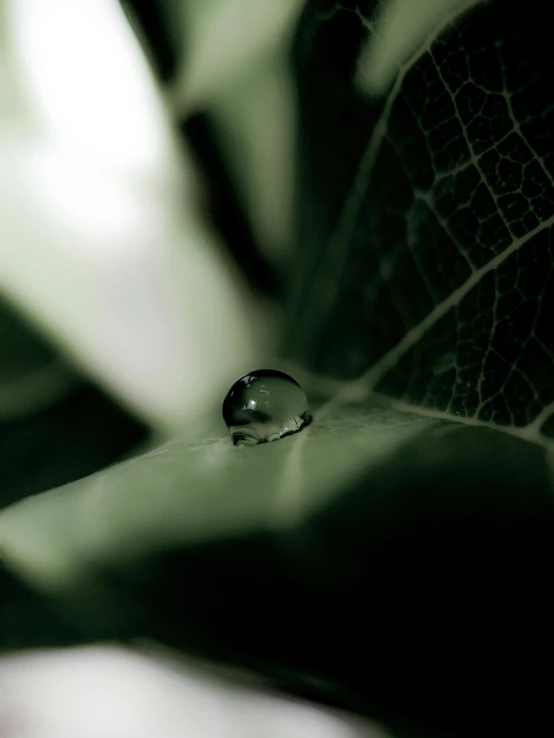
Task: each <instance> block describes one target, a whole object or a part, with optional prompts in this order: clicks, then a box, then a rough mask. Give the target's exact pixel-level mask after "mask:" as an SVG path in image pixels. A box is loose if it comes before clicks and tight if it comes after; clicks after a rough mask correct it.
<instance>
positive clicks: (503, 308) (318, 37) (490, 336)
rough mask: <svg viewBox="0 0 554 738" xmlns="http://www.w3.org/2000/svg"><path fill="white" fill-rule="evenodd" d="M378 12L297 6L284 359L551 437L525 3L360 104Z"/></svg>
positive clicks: (543, 119) (430, 47) (454, 29)
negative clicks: (300, 14) (293, 246)
mask: <svg viewBox="0 0 554 738" xmlns="http://www.w3.org/2000/svg"><path fill="white" fill-rule="evenodd" d="M379 8H380V4H379V3H372V2H365V3H361V2H353V1H350V0H347V1H345V2H341V3H335V2H312V3H309V5H308V8H307V10H306V12H305V15H304V21H303V25H302V27H301V30H300V31H299V34H298V37H297V42H296V68H297V72H298V79H299V91H300V108H301V113H300V115H301V140H300V146H299V149H300V152H301V159H302V161H301V177H300V196H299V203H300V206H299V208H298V212H299V216H298V217H299V223H300V235H299V243H300V244H301V246H302V250H303V259H304V261H303V267H302V268H301V269H299V270H298V279H297V285H296V299H295V300H294V306H293V307H291V311H290V327H291V333H292V337H291V336H289V337H287V346H286V348H288V349H289V354H291V355H294V356H295V357H300V358H301V360H302V361H303V362H304V363H305V364H306V365H307V366H309V367H310V368H311V369H312V370H314V371H316V372H318V373H319V374H322V375H324V376H329V377H334V378H337V379H343V380H360V381H359V382H358V384H357V386H358V388H359V389H360V390H362V391H365V392H367V393H370V392H371V391H377V392H380V393H384V394H386V395H388V396H390V397H392V398H396V399H400V400H402V401H403V402H404V403H406V404H408V405H410V406H412V407H413V409H414V410H415V411H416V412H417V411H418V410H421V411H422V412H425V411H426V410H436V411H439V412H442V413H446V414H447V415H449V416H451V417H453V418H456V417H461V418H466V419H468V418H469V419H474V420H475V421H478V422H485V423H489V422H491V423H494V424H498V425H500V426H505V427H513V428H516V429H521V430H523V429H525V430H526V434H527V437H529V438H535V439H537V440H539V439H540V436H541V435H543V436H547V437H550V436H552V433H553V427H554V423H553V420H552V417H551V415H552V410H554V406H553V405H552V403H554V382H553V381H552V380H553V371H554V334H553V333H552V330H551V326H552V320H553V318H554V281H553V276H554V270H553V257H554V251H553V245H552V225H553V224H554V157H553V152H554V145H553V144H554V138H553V136H554V134H553V131H554V127H553V121H554V119H553V116H554V109H553V100H552V94H551V85H550V82H549V80H550V79H551V78H552V72H553V71H554V70H553V66H554V62H553V58H552V55H551V54H550V48H551V44H552V40H553V32H552V28H551V26H550V24H548V23H540V22H538V19H539V18H540V17H541V16H540V9H539V6H538V4H537V3H533V2H531V3H530V4H529V5H528V6H526V12H525V13H521V9H517V8H508V7H507V6H505V5H504V4H503V3H499V2H489V3H486V4H480V5H477V6H476V7H474V8H473V9H471V10H470V11H468V12H467V13H466V14H464V15H462V16H461V17H459V18H458V17H457V18H456V19H455V20H454V21H452V22H450V23H448V22H445V23H443V24H442V25H439V27H437V28H435V29H434V30H433V32H432V33H430V35H429V36H428V37H427V39H426V40H425V42H424V43H423V44H422V45H421V46H419V47H418V48H417V49H416V50H415V51H414V53H413V54H412V56H411V57H410V58H409V59H408V60H407V61H406V62H404V64H403V65H402V66H401V67H400V69H399V72H398V74H397V76H396V78H395V80H394V82H393V83H392V85H391V87H390V89H389V90H388V91H387V93H386V95H385V96H384V97H382V98H372V97H367V96H365V95H363V94H362V93H360V92H358V91H357V88H356V86H355V84H354V77H355V71H356V64H357V61H358V58H359V55H360V52H361V50H362V49H365V46H366V44H367V43H370V42H371V37H372V35H373V34H376V33H377V34H378V32H379V30H378V26H375V25H374V21H375V19H376V17H377V15H378V11H379ZM338 49H340V53H333V50H335V51H336V50H338ZM308 274H309V275H310V278H309V279H308V278H307V275H308Z"/></svg>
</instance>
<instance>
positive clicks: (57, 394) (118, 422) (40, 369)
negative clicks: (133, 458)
mask: <svg viewBox="0 0 554 738" xmlns="http://www.w3.org/2000/svg"><path fill="white" fill-rule="evenodd" d="M0 347H1V348H0V508H2V507H4V506H5V505H8V504H10V503H11V502H15V501H16V500H19V499H21V498H23V497H26V496H28V495H33V494H36V493H37V492H42V491H43V490H45V489H49V488H51V487H56V486H58V485H61V484H67V483H68V482H71V481H73V480H74V479H79V478H80V477H82V476H84V475H86V474H92V473H93V472H95V471H97V470H98V469H101V468H102V467H105V466H108V465H109V464H113V463H114V462H115V461H117V460H118V459H120V458H121V457H122V456H123V455H124V454H125V453H127V452H129V451H130V449H132V448H133V447H136V446H137V445H138V444H139V443H140V442H141V441H142V440H144V439H145V438H146V436H147V429H146V428H145V426H144V424H143V423H141V422H139V421H138V420H136V419H135V418H133V417H131V416H130V415H129V413H127V412H126V411H125V410H123V409H122V408H121V407H119V406H118V405H117V404H116V403H115V402H114V401H113V400H111V399H110V398H108V397H107V396H106V395H105V393H104V392H102V390H101V389H99V388H98V387H96V386H95V385H93V384H92V383H91V382H90V381H88V380H87V379H85V378H84V377H83V376H82V375H81V374H80V373H79V372H78V370H76V369H75V368H74V367H73V366H71V365H70V364H69V363H68V362H67V361H66V360H65V359H64V358H62V357H61V356H60V353H59V352H58V351H57V350H56V349H55V348H54V347H53V346H52V345H51V343H50V341H49V340H48V339H47V338H45V337H43V336H42V335H41V334H40V333H39V332H38V331H37V330H35V329H34V328H33V327H32V326H30V325H29V324H28V322H27V321H26V320H25V319H24V318H22V317H21V316H20V315H18V313H17V312H16V311H15V310H14V309H13V308H12V307H11V306H9V305H7V304H6V303H5V302H3V301H0Z"/></svg>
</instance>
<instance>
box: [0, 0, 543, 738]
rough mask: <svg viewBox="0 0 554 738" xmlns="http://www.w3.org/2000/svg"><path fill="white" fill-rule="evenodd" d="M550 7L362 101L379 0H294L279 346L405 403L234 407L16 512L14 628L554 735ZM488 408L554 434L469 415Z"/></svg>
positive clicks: (506, 11) (5, 610) (0, 537)
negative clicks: (191, 659)
mask: <svg viewBox="0 0 554 738" xmlns="http://www.w3.org/2000/svg"><path fill="white" fill-rule="evenodd" d="M538 7H539V6H538V4H537V3H535V2H531V3H528V4H527V5H526V7H525V9H523V10H522V9H521V8H519V11H518V13H517V14H516V13H515V11H512V10H511V9H510V8H509V7H508V6H507V5H505V4H502V3H500V2H491V3H487V4H485V5H483V6H482V7H478V8H477V9H475V10H474V11H472V12H471V14H469V15H468V16H467V17H464V18H463V19H462V21H461V23H460V24H458V25H456V26H454V27H452V28H449V29H445V30H444V32H443V33H441V34H440V35H439V36H438V38H437V39H436V41H435V42H434V43H432V44H429V45H428V46H426V47H425V50H424V51H423V53H421V54H420V56H419V57H418V59H417V61H416V62H415V63H414V64H408V65H407V66H406V68H405V69H404V70H403V71H402V73H401V74H402V76H401V77H400V78H399V80H400V82H399V81H397V82H396V83H395V84H396V85H397V87H396V88H394V90H395V93H394V97H390V96H389V97H386V98H385V99H383V100H371V99H368V98H363V97H361V96H360V95H359V94H358V93H356V92H355V89H354V86H353V76H354V68H355V64H356V60H357V58H358V55H359V52H360V48H361V44H362V43H363V41H364V40H365V39H366V38H367V35H368V33H369V29H370V27H374V24H373V21H374V18H373V17H372V13H373V11H374V3H372V2H358V3H355V2H352V1H351V0H343V1H342V2H341V3H340V4H339V3H335V2H329V0H327V1H326V2H322V1H321V2H315V0H314V1H313V2H308V3H307V5H306V8H305V12H304V14H303V17H302V19H301V21H300V26H299V28H298V32H297V36H296V41H295V51H294V57H295V69H296V74H297V80H298V89H299V102H300V145H299V189H298V224H299V237H298V246H297V251H296V258H295V263H294V265H293V268H291V273H292V275H293V276H292V279H293V281H294V284H293V289H292V292H293V294H292V296H291V301H290V304H289V315H290V329H289V333H288V335H286V336H285V337H284V341H283V345H284V353H285V354H287V355H288V356H289V357H292V358H293V359H294V360H295V361H297V362H299V363H302V364H303V365H304V366H306V367H308V368H309V369H311V370H314V371H315V372H316V373H319V374H322V375H325V376H328V377H333V378H336V379H345V380H346V379H353V378H359V377H361V376H363V375H364V374H365V373H366V372H368V370H369V374H368V375H367V376H366V380H365V381H366V385H367V389H368V391H373V390H377V391H378V392H380V393H382V394H385V395H388V396H389V397H390V398H392V399H397V400H402V401H403V402H404V406H405V407H408V406H409V407H411V408H412V410H413V412H412V413H411V414H410V413H405V412H401V410H400V409H394V408H392V409H391V408H390V407H387V406H386V405H384V406H383V405H382V404H381V405H379V404H378V403H376V404H371V405H370V404H369V403H367V404H365V405H362V406H356V407H340V406H339V407H338V408H337V409H335V410H333V411H332V410H329V412H328V414H327V415H324V414H323V415H321V416H318V417H317V418H316V421H315V422H314V423H313V424H312V425H311V426H309V428H308V429H307V430H306V431H303V432H301V433H299V434H297V435H296V436H294V437H291V438H289V439H285V440H283V441H279V442H278V443H274V444H266V445H263V446H259V447H255V448H249V449H242V450H241V449H236V448H234V447H233V446H232V445H231V442H230V440H229V439H228V438H227V437H225V432H224V428H223V427H221V428H220V429H216V430H215V432H214V437H213V438H206V439H198V440H197V441H194V442H192V441H191V442H186V443H179V442H177V441H175V442H173V443H170V444H168V445H166V446H164V447H162V448H160V449H158V450H157V451H154V452H151V453H149V454H145V455H143V456H141V457H139V458H137V459H135V460H132V461H127V462H125V463H124V464H121V465H118V466H116V467H113V468H112V469H109V470H106V471H103V472H100V473H98V474H95V475H93V476H92V477H89V478H87V479H83V480H80V481H77V482H75V483H73V484H71V485H67V486H66V487H62V488H60V489H57V490H53V491H50V492H46V493H44V494H43V495H39V496H37V497H35V498H31V499H29V500H27V501H23V502H22V503H20V504H19V505H13V506H11V507H10V508H7V509H6V510H5V511H4V512H3V513H2V514H0V551H1V553H2V554H3V561H4V564H5V567H6V571H5V573H4V574H3V576H4V579H3V581H1V582H0V585H1V586H2V587H3V606H2V611H1V612H2V619H1V620H0V626H1V633H0V637H1V639H2V640H1V641H0V643H1V644H2V645H3V647H5V648H13V647H14V644H16V645H17V646H18V647H23V646H26V645H37V644H40V643H44V644H51V643H52V640H53V636H52V634H53V633H54V634H55V636H54V640H55V641H57V642H60V643H71V642H78V641H91V640H97V639H105V638H122V639H126V640H127V639H133V638H135V637H144V636H146V637H149V638H154V639H156V640H159V641H162V642H164V643H167V644H170V645H171V646H173V647H176V648H178V649H182V650H183V651H185V652H188V653H194V654H197V655H200V656H202V657H207V658H210V659H213V660H215V661H218V662H223V663H225V664H232V665H235V666H240V667H246V668H247V669H249V670H251V671H252V672H254V673H257V674H259V675H260V676H262V677H263V678H264V679H266V680H268V681H269V682H270V683H271V684H273V685H274V686H275V687H277V688H278V689H282V690H285V691H289V692H293V693H296V694H300V695H303V696H305V697H307V698H309V699H314V700H318V701H321V702H325V703H327V704H333V705H338V706H340V707H343V708H346V709H350V710H353V711H356V712H361V713H364V714H369V715H371V716H373V717H376V718H378V719H381V720H383V721H384V722H385V723H386V724H387V725H388V726H390V727H391V728H392V729H393V730H394V731H396V732H397V733H398V735H399V736H400V735H425V736H437V738H438V737H439V736H441V737H443V738H447V737H448V736H456V737H461V736H476V735H487V736H490V735H502V734H505V733H506V734H514V732H515V731H518V730H519V731H520V734H521V735H528V734H531V733H532V732H533V731H544V732H545V734H548V731H549V732H551V729H552V714H551V712H552V711H551V708H550V703H551V696H550V690H549V686H550V685H549V683H548V682H547V680H545V678H544V674H545V673H548V671H549V669H550V664H551V663H552V658H553V656H554V642H553V630H552V627H551V623H552V620H553V616H554V613H553V605H552V603H551V596H550V589H551V586H550V582H551V578H552V565H553V563H554V556H553V553H554V551H553V548H554V508H553V497H552V479H551V474H552V464H551V463H550V464H549V452H548V451H547V449H545V445H547V444H548V439H547V438H546V436H548V435H552V434H551V433H548V432H547V431H548V417H549V411H548V406H549V404H550V403H551V402H554V382H553V376H552V375H553V360H552V359H553V356H554V334H553V333H552V331H551V329H550V326H551V324H552V318H553V317H554V316H553V315H552V313H553V292H552V289H553V287H552V284H553V283H552V274H553V269H552V264H553V253H552V244H551V235H550V232H551V225H550V222H551V221H550V219H551V218H553V217H554V187H553V176H554V160H553V156H552V153H553V152H554V147H553V146H552V143H553V142H552V136H553V135H554V134H553V127H552V123H553V122H554V121H553V120H552V116H553V115H554V114H553V113H552V107H553V96H552V87H551V84H550V80H551V79H552V72H553V71H554V69H553V66H554V61H553V57H552V55H551V54H550V45H551V42H552V40H553V39H552V36H553V34H552V31H551V30H550V28H549V26H548V24H547V23H541V22H538V20H537V18H538V17H540V15H539V10H538ZM364 19H365V20H364ZM386 111H388V113H387V114H386V118H384V117H383V115H384V113H385V112H386ZM368 146H369V154H368V153H367V151H368ZM360 167H361V168H362V171H361V173H360V174H359V176H358V171H359V170H360ZM353 193H354V194H353ZM307 389H308V390H310V387H307ZM437 410H439V411H442V412H443V415H444V418H445V419H442V420H437V419H431V418H429V417H427V416H428V414H429V412H431V411H437ZM427 411H428V412H427ZM541 413H542V415H541ZM474 417H475V418H477V419H478V420H482V421H492V422H493V423H497V424H499V425H502V426H510V430H514V429H515V430H518V429H519V430H522V429H525V428H526V427H527V426H529V428H531V426H530V425H529V424H531V423H532V422H533V421H534V420H535V419H536V418H540V420H541V423H542V422H543V421H545V422H546V430H545V426H544V425H543V427H542V436H541V434H540V433H539V432H538V431H539V427H538V426H537V428H536V433H535V435H534V436H533V434H528V437H529V440H522V439H521V438H516V437H513V436H510V435H509V434H507V433H504V432H501V431H497V430H494V429H493V428H484V427H471V426H470V427H467V426H463V425H461V424H459V423H457V422H455V421H456V420H457V419H458V418H461V419H463V420H465V421H466V422H467V420H468V419H471V418H474ZM448 418H450V420H451V422H448ZM452 421H453V422H452ZM22 582H26V585H24V584H22ZM26 587H29V588H28V589H27V588H26ZM39 593H40V594H39ZM26 611H32V612H33V613H34V614H35V617H33V618H32V619H31V621H27V625H26V628H25V630H24V631H23V630H22V626H21V625H20V621H21V620H22V619H23V615H24V613H25V612H26ZM42 613H43V615H44V616H43V617H42Z"/></svg>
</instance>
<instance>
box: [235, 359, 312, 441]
mask: <svg viewBox="0 0 554 738" xmlns="http://www.w3.org/2000/svg"><path fill="white" fill-rule="evenodd" d="M223 419H224V420H225V422H226V424H227V427H228V428H229V431H230V433H231V438H232V439H233V443H234V444H235V446H255V445H257V444H258V443H267V442H269V441H277V440H279V439H280V438H283V437H284V436H290V435H292V434H293V433H298V431H299V430H302V428H304V427H305V426H306V425H308V423H309V422H310V421H311V416H310V413H309V411H308V398H307V397H306V394H305V392H304V390H303V389H302V387H301V386H300V385H299V384H298V382H296V381H295V380H294V379H293V378H292V377H289V375H288V374H284V373H283V372H279V371H277V370H275V369H258V370H257V371H255V372H250V373H249V374H245V375H244V377H241V378H240V379H237V381H236V382H235V383H234V384H233V386H232V387H231V389H230V390H229V392H228V393H227V396H226V397H225V400H224V401H223Z"/></svg>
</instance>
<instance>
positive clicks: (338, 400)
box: [299, 370, 554, 478]
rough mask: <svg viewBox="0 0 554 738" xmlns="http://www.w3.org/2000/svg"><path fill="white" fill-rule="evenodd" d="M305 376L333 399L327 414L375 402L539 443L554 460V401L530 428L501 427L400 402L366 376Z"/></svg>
mask: <svg viewBox="0 0 554 738" xmlns="http://www.w3.org/2000/svg"><path fill="white" fill-rule="evenodd" d="M299 371H300V370H299ZM370 371H371V370H370ZM304 376H305V378H306V380H307V381H309V382H310V384H311V386H312V388H313V389H314V391H318V392H319V393H320V394H321V395H326V396H328V397H329V400H327V401H326V403H325V404H324V405H322V408H321V410H322V411H324V412H325V413H332V412H333V410H335V409H336V408H338V407H342V406H344V405H348V404H352V403H354V404H356V403H367V402H374V403H377V404H379V405H382V406H384V407H390V408H392V409H394V410H398V411H399V412H401V413H405V414H407V415H415V416H419V417H420V418H428V419H431V418H432V419H435V420H441V421H445V422H448V423H458V424H460V425H468V426H473V427H477V428H489V429H490V430H494V431H498V432H500V433H505V434H506V435H509V436H514V437H515V438H520V439H522V440H524V441H530V442H531V443H535V444H536V445H537V446H541V447H543V448H544V449H545V451H546V452H547V453H549V454H551V455H552V458H554V439H552V438H547V437H545V436H542V435H541V434H540V428H541V426H542V424H543V423H544V422H545V420H547V419H548V417H549V416H550V415H551V414H552V413H554V402H552V403H550V404H548V405H546V406H545V407H544V408H543V409H542V410H541V412H540V413H539V414H538V415H537V416H536V417H535V418H534V419H533V420H532V421H531V422H530V423H528V424H527V425H524V426H513V425H499V424H498V423H494V422H492V421H489V420H481V419H480V418H478V417H476V416H462V415H456V414H455V413H452V412H449V411H448V410H436V409H435V408H430V407H424V406H422V405H416V404H414V403H412V402H407V401H406V400H400V399H398V398H395V397H391V396H390V395H385V394H383V393H381V392H377V391H375V390H374V389H371V388H370V386H369V385H368V384H364V382H363V379H364V377H365V376H366V375H363V376H362V377H361V378H360V379H357V380H353V381H342V380H337V379H331V378H329V377H323V376H320V375H316V374H311V373H309V372H304ZM553 468H554V462H553ZM553 475H554V472H553ZM553 478H554V476H553Z"/></svg>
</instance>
